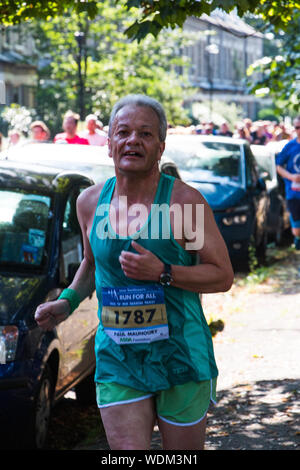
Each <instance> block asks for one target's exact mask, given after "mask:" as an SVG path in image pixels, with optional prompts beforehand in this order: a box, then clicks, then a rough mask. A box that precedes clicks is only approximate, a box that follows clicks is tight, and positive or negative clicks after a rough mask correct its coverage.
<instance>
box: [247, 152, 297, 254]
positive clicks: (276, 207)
mask: <svg viewBox="0 0 300 470" xmlns="http://www.w3.org/2000/svg"><path fill="white" fill-rule="evenodd" d="M251 150H252V153H253V155H254V157H255V159H256V161H257V164H258V170H259V173H260V176H261V177H262V178H264V180H265V182H266V187H267V191H268V194H269V198H270V206H269V210H268V217H267V230H268V237H269V240H270V241H275V243H276V244H277V245H280V244H281V243H282V242H283V239H284V234H285V233H287V232H288V230H289V229H290V218H289V213H288V210H287V204H286V199H285V193H284V185H283V184H282V181H280V177H279V175H278V174H277V171H276V162H275V154H274V152H273V151H272V147H270V146H268V145H251Z"/></svg>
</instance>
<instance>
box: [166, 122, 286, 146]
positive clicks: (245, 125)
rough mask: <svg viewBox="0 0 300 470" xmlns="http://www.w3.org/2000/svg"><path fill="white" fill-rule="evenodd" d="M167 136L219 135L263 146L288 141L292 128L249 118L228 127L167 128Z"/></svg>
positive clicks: (225, 124)
mask: <svg viewBox="0 0 300 470" xmlns="http://www.w3.org/2000/svg"><path fill="white" fill-rule="evenodd" d="M168 133H169V134H201V135H210V134H211V135H220V136H225V137H234V138H237V139H246V140H248V142H249V143H250V144H255V145H265V144H267V143H269V142H277V141H280V140H290V139H292V138H293V136H294V135H293V127H292V126H289V125H287V124H285V123H284V122H273V121H262V120H260V121H252V120H251V119H249V118H246V119H243V120H242V121H239V122H237V123H236V124H235V125H234V126H230V125H229V123H228V122H227V121H223V122H222V123H221V124H220V125H216V124H215V123H214V122H212V121H210V122H202V123H201V124H199V125H196V126H187V127H183V126H176V127H173V126H169V129H168Z"/></svg>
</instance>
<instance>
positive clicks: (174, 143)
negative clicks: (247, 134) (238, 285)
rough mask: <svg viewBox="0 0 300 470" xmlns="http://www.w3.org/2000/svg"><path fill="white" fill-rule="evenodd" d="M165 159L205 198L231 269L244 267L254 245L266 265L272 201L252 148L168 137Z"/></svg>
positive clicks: (231, 141)
mask: <svg viewBox="0 0 300 470" xmlns="http://www.w3.org/2000/svg"><path fill="white" fill-rule="evenodd" d="M165 156H166V158H170V159H171V160H172V161H174V162H175V163H176V165H177V167H178V169H179V172H180V175H181V178H182V180H183V181H185V182H187V183H188V184H190V185H191V186H193V187H194V188H196V189H198V190H199V191H200V192H201V193H202V194H203V196H204V197H205V198H206V200H207V202H208V203H209V205H210V206H211V208H212V210H213V212H214V216H215V219H216V222H217V224H218V227H219V229H220V232H221V233H222V235H223V238H224V240H225V242H226V244H227V247H228V250H229V254H230V257H231V259H232V262H233V264H234V265H236V266H239V267H245V266H246V265H247V264H248V261H249V249H250V247H251V246H253V248H254V249H255V252H256V255H257V257H258V259H259V260H263V259H264V256H265V251H266V244H267V211H268V206H269V197H268V193H267V191H266V185H265V182H264V180H263V178H260V176H259V173H258V168H257V163H256V161H255V158H254V156H253V154H252V152H251V149H250V146H249V144H248V143H247V142H246V141H245V140H239V139H233V138H230V137H217V136H200V135H169V136H168V137H167V141H166V150H165Z"/></svg>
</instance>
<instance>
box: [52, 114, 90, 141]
mask: <svg viewBox="0 0 300 470" xmlns="http://www.w3.org/2000/svg"><path fill="white" fill-rule="evenodd" d="M78 121H79V115H78V114H75V113H73V112H72V111H68V112H67V113H66V114H65V116H64V120H63V125H62V127H63V130H64V131H65V132H61V133H60V134H56V136H55V137H54V142H55V143H67V144H81V145H89V141H88V140H87V139H85V138H83V137H79V135H77V134H76V132H77V123H78Z"/></svg>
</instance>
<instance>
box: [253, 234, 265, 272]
mask: <svg viewBox="0 0 300 470" xmlns="http://www.w3.org/2000/svg"><path fill="white" fill-rule="evenodd" d="M267 243H268V234H267V232H266V231H265V232H264V233H263V236H262V239H261V241H260V243H259V245H257V246H256V249H255V252H256V258H257V261H258V264H259V265H262V264H264V263H265V261H266V253H267Z"/></svg>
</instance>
